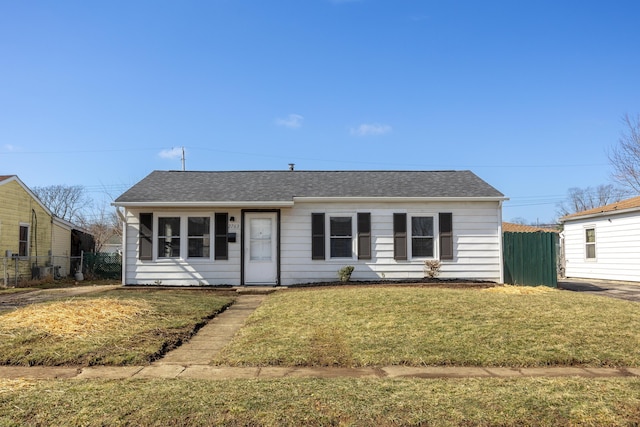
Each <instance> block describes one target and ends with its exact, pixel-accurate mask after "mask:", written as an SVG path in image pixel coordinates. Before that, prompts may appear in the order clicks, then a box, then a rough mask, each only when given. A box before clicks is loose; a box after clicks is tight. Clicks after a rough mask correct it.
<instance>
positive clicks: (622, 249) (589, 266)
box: [562, 212, 640, 282]
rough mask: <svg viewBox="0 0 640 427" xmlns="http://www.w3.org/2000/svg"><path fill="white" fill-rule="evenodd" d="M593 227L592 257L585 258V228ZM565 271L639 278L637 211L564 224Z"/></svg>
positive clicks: (639, 220)
mask: <svg viewBox="0 0 640 427" xmlns="http://www.w3.org/2000/svg"><path fill="white" fill-rule="evenodd" d="M587 229H594V230H595V258H588V257H587V256H588V250H589V249H587V246H588V245H589V244H588V243H587V238H586V230H587ZM562 234H563V236H564V239H563V240H564V257H565V275H566V276H567V277H575V278H584V279H603V280H623V281H636V282H639V281H640V212H629V213H622V214H616V213H614V214H611V215H603V216H600V217H598V218H584V219H574V220H572V221H567V222H565V225H564V231H563V233H562Z"/></svg>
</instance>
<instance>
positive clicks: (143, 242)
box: [138, 213, 153, 261]
mask: <svg viewBox="0 0 640 427" xmlns="http://www.w3.org/2000/svg"><path fill="white" fill-rule="evenodd" d="M138 250H139V252H138V257H139V258H140V259H141V260H143V261H149V260H152V259H153V214H151V213H141V214H140V243H139V248H138Z"/></svg>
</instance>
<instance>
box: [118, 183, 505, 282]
mask: <svg viewBox="0 0 640 427" xmlns="http://www.w3.org/2000/svg"><path fill="white" fill-rule="evenodd" d="M504 200H506V198H505V197H504V195H503V194H502V193H500V192H499V191H497V190H496V189H495V188H493V187H492V186H490V185H489V184H487V183H486V182H485V181H483V180H481V179H480V178H478V177H477V176H476V175H474V174H473V173H472V172H470V171H245V172H189V171H187V172H185V171H154V172H152V173H151V174H149V175H148V176H147V177H145V178H144V179H142V180H141V181H140V182H138V183H137V184H136V185H134V186H133V187H131V188H130V189H129V190H128V191H126V192H125V193H124V194H122V195H121V196H120V197H118V198H117V199H116V200H115V202H114V203H113V204H114V206H116V207H118V208H121V209H123V210H124V218H125V222H124V230H123V233H124V236H123V279H122V280H123V283H124V284H125V285H154V284H156V285H176V286H207V285H234V286H238V285H285V286H287V285H292V284H302V283H314V282H326V281H336V280H337V279H338V270H339V269H341V268H342V267H344V266H347V265H351V266H354V267H355V270H354V271H353V274H352V275H351V280H353V281H358V280H359V281H365V280H390V281H392V280H408V279H422V278H423V277H425V270H424V268H425V261H426V260H431V259H437V260H440V261H441V269H440V276H439V277H440V278H442V279H471V280H485V281H492V282H498V283H501V282H502V279H503V276H502V230H501V227H502V203H503V201H504Z"/></svg>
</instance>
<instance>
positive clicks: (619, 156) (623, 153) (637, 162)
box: [609, 114, 640, 193]
mask: <svg viewBox="0 0 640 427" xmlns="http://www.w3.org/2000/svg"><path fill="white" fill-rule="evenodd" d="M622 123H623V124H624V126H625V129H624V130H623V131H622V134H621V135H620V138H619V139H618V145H617V146H616V147H614V148H612V149H611V151H610V152H609V162H611V165H612V166H613V170H614V172H613V174H612V177H613V178H614V179H615V180H616V181H617V182H619V183H620V184H621V185H623V186H624V187H626V188H628V189H630V190H633V191H634V192H635V193H640V114H638V115H637V116H636V117H632V116H629V114H625V115H624V117H623V118H622Z"/></svg>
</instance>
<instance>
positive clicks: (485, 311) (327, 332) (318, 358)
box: [214, 286, 640, 367]
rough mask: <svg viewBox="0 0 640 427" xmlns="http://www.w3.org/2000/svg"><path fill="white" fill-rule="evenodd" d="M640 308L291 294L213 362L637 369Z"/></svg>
mask: <svg viewBox="0 0 640 427" xmlns="http://www.w3.org/2000/svg"><path fill="white" fill-rule="evenodd" d="M639 307H640V306H638V304H637V303H634V302H628V301H621V300H614V299H609V298H603V297H597V296H591V295H586V294H576V293H571V292H562V291H557V290H551V291H550V292H536V293H532V294H525V295H522V294H512V293H501V292H491V291H489V290H480V289H434V288H420V287H357V286H356V287H345V288H325V289H312V290H289V291H287V292H278V293H276V294H274V295H272V296H271V297H270V298H269V299H268V300H267V301H265V302H264V303H263V304H262V306H260V307H259V308H258V310H257V311H256V312H255V313H253V315H252V316H251V317H250V318H249V320H248V322H247V324H246V326H245V327H244V328H243V329H242V330H241V331H240V333H239V334H238V335H237V336H236V338H235V339H234V341H233V342H232V343H231V345H229V346H227V347H226V348H225V349H224V350H223V352H222V353H221V354H220V355H219V357H218V358H217V359H216V360H215V361H214V363H216V364H226V365H237V366H241V365H253V366H268V365H281V366H384V365H402V364H405V365H413V366H420V365H456V366H512V367H533V366H610V367H615V366H633V367H637V366H640V334H639V333H638V331H640V309H639Z"/></svg>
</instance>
